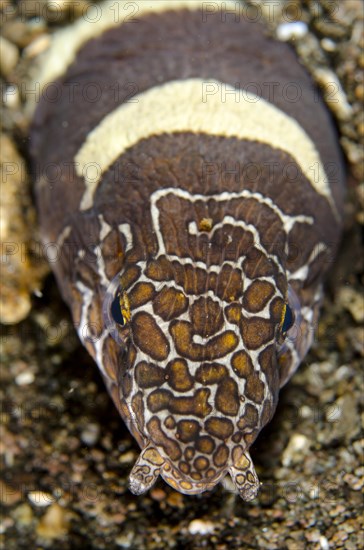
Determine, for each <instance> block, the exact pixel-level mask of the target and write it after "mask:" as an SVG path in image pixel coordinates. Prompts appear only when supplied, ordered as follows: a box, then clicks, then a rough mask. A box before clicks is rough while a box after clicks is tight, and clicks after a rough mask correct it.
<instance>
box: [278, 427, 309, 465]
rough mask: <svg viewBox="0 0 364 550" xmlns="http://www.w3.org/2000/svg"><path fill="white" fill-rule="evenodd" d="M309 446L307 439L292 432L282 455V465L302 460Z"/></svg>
mask: <svg viewBox="0 0 364 550" xmlns="http://www.w3.org/2000/svg"><path fill="white" fill-rule="evenodd" d="M309 448H310V441H309V439H308V438H307V437H306V436H305V435H302V434H294V435H293V436H292V437H291V439H290V440H289V442H288V445H287V447H286V448H285V450H284V452H283V455H282V464H283V466H289V465H290V464H297V463H299V462H302V460H303V457H304V456H305V455H306V454H307V451H308V450H309Z"/></svg>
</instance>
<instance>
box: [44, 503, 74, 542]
mask: <svg viewBox="0 0 364 550" xmlns="http://www.w3.org/2000/svg"><path fill="white" fill-rule="evenodd" d="M67 531H68V521H67V518H66V510H65V509H64V508H62V506H60V505H59V504H57V503H55V504H52V506H50V508H49V509H48V510H47V511H46V513H45V514H44V516H43V517H42V519H41V520H40V522H39V524H38V526H37V534H38V535H39V536H40V537H43V538H46V539H56V538H59V537H62V536H64V535H65V534H66V533H67Z"/></svg>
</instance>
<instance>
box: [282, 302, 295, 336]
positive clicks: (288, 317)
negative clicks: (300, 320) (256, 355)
mask: <svg viewBox="0 0 364 550" xmlns="http://www.w3.org/2000/svg"><path fill="white" fill-rule="evenodd" d="M294 321H295V318H294V314H293V311H292V309H291V308H290V306H289V304H285V306H284V310H283V314H282V321H281V332H282V334H286V333H287V332H288V331H289V329H291V328H292V327H293V325H294Z"/></svg>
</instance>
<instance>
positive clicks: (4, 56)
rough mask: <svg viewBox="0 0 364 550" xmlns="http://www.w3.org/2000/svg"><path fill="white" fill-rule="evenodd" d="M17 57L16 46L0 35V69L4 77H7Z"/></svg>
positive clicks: (16, 61)
mask: <svg viewBox="0 0 364 550" xmlns="http://www.w3.org/2000/svg"><path fill="white" fill-rule="evenodd" d="M18 59H19V51H18V48H17V47H16V46H14V44H12V43H11V42H9V40H7V39H6V38H4V37H3V36H0V70H1V74H2V75H3V76H5V78H7V77H8V76H9V75H10V73H11V72H12V70H13V69H14V68H15V66H16V64H17V63H18Z"/></svg>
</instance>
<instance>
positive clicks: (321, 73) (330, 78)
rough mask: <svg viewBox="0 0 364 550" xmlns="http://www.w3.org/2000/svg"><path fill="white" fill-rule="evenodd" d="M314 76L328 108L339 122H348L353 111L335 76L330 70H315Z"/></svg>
mask: <svg viewBox="0 0 364 550" xmlns="http://www.w3.org/2000/svg"><path fill="white" fill-rule="evenodd" d="M314 76H315V78H316V81H317V82H318V84H319V85H320V87H321V89H322V91H323V94H324V96H325V100H326V103H327V105H328V107H329V108H330V109H331V110H332V111H333V112H334V113H335V114H336V116H337V117H338V118H339V119H340V120H349V118H350V117H351V115H352V112H353V109H352V107H351V105H350V104H349V103H348V101H347V99H346V94H345V92H344V90H343V89H342V86H341V83H340V80H339V79H338V77H337V76H336V74H335V73H334V72H333V71H332V70H331V69H327V68H317V69H316V70H315V73H314Z"/></svg>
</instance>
